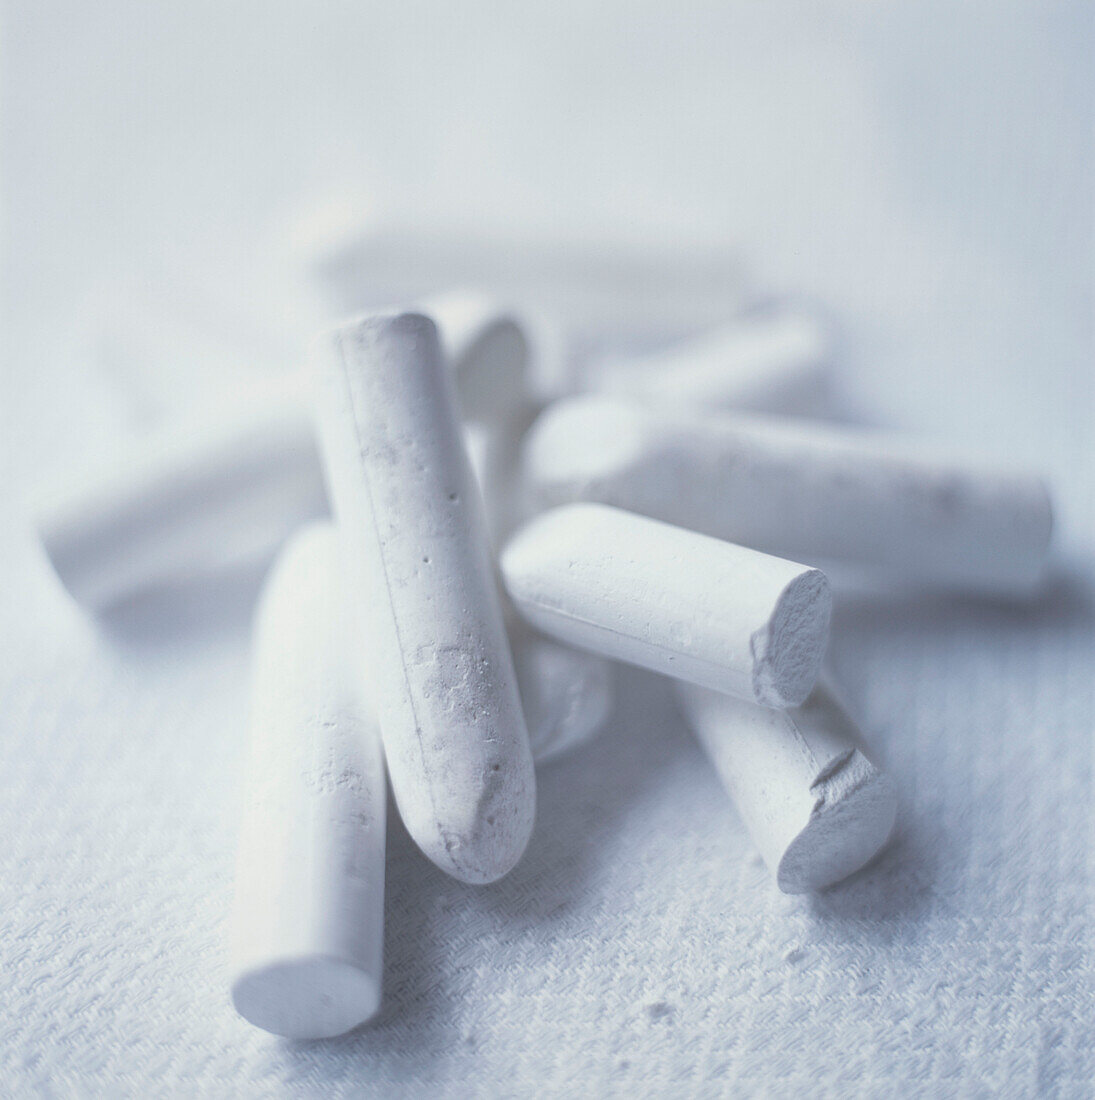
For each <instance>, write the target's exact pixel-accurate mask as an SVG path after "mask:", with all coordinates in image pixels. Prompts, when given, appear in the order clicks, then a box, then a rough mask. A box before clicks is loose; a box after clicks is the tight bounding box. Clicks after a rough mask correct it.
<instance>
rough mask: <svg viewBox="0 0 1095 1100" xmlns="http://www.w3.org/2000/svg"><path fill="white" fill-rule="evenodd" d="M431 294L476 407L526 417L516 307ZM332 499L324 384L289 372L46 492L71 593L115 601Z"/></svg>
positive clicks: (308, 514) (465, 401) (42, 518)
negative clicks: (318, 416) (317, 435)
mask: <svg viewBox="0 0 1095 1100" xmlns="http://www.w3.org/2000/svg"><path fill="white" fill-rule="evenodd" d="M431 308H433V309H434V310H435V312H436V315H437V317H438V318H439V320H440V324H441V328H442V332H443V334H444V344H445V348H446V351H447V355H448V357H449V362H450V365H451V369H452V371H453V375H454V378H455V380H456V384H457V387H458V390H459V392H460V397H461V404H462V406H463V407H464V409H465V413H466V415H467V416H468V418H469V420H471V421H473V422H480V421H482V422H485V421H488V420H493V419H496V418H499V417H505V418H510V419H512V417H513V416H514V415H516V414H517V410H518V409H519V408H523V407H524V406H523V402H524V400H525V396H524V393H525V390H524V386H525V378H524V375H525V371H526V369H527V363H528V354H529V349H528V343H527V339H526V338H525V336H524V333H523V330H522V327H521V323H520V321H519V320H518V318H517V317H516V315H514V314H511V313H505V312H503V311H500V310H498V309H497V308H494V309H492V308H491V307H490V306H489V304H488V303H487V302H486V301H485V300H483V299H482V298H481V297H480V296H477V295H466V294H460V295H447V296H445V297H444V298H443V299H438V300H437V301H436V302H435V303H433V305H432V307H431ZM492 379H497V382H498V384H497V385H496V386H494V387H493V388H492ZM525 415H527V413H526V414H525ZM327 510H328V509H327V497H326V492H325V489H324V485H323V477H322V473H321V470H320V465H319V456H318V453H317V450H316V444H315V442H314V427H313V424H312V416H311V388H310V385H308V383H307V380H306V379H303V378H302V379H300V380H299V382H298V381H297V380H296V379H281V380H280V381H277V382H275V381H271V382H270V384H269V385H268V386H255V385H252V386H251V387H249V388H248V390H247V391H246V394H245V395H243V394H236V395H234V396H233V397H232V399H231V400H230V401H229V402H228V404H227V405H226V407H225V408H224V409H222V410H219V411H214V412H213V413H212V414H211V415H210V416H209V417H208V419H202V420H198V421H193V420H192V421H191V422H189V423H188V424H186V425H183V426H180V427H177V428H175V429H171V430H166V431H162V432H160V433H157V434H156V435H154V436H153V437H152V438H150V439H143V440H139V441H137V442H136V443H135V444H134V445H133V446H132V447H131V448H130V453H128V454H127V455H125V456H124V457H123V458H122V459H120V460H117V461H115V462H112V463H111V464H109V465H108V466H107V467H106V468H99V469H96V468H92V469H90V470H88V471H83V470H77V471H74V477H73V479H72V481H71V482H70V483H69V484H67V485H65V486H63V487H61V488H60V490H59V491H56V492H54V493H53V494H52V495H51V498H50V499H49V500H48V501H45V502H43V504H42V506H41V508H40V509H39V515H38V529H39V534H40V536H41V539H42V543H43V546H44V548H45V550H46V553H47V554H48V556H49V558H50V561H51V563H52V565H53V567H54V569H55V570H56V572H57V574H58V576H59V577H60V579H61V581H62V583H63V584H64V585H65V587H66V588H67V589H68V591H69V592H70V593H71V595H72V596H73V597H74V598H75V599H76V600H77V602H79V603H80V604H81V605H82V606H84V607H86V608H88V609H89V610H92V611H105V610H109V608H110V607H112V606H113V605H115V604H118V603H120V602H122V601H124V600H126V599H129V598H131V597H133V596H136V595H139V594H141V593H143V592H146V591H149V590H152V589H156V588H159V587H162V586H164V585H168V584H173V583H176V582H178V581H183V580H187V579H189V578H193V577H199V576H205V575H209V574H213V573H216V572H218V571H220V570H223V569H225V568H228V567H231V566H234V565H237V564H241V563H245V562H248V561H263V560H266V559H268V558H269V557H270V556H271V555H273V553H274V552H275V551H276V550H277V548H278V547H279V546H280V545H281V544H282V542H283V541H284V540H285V539H286V538H287V537H288V536H289V534H290V533H291V532H292V531H293V530H295V528H296V527H298V526H299V525H300V524H302V523H306V522H307V521H308V520H311V519H315V518H318V517H320V516H323V515H325V514H326V513H327Z"/></svg>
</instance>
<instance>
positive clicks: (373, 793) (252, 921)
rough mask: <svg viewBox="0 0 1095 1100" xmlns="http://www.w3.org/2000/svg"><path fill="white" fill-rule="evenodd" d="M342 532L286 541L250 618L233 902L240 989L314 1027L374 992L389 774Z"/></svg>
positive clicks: (358, 1019)
mask: <svg viewBox="0 0 1095 1100" xmlns="http://www.w3.org/2000/svg"><path fill="white" fill-rule="evenodd" d="M345 610H346V608H345V599H344V596H343V586H342V583H341V579H340V576H339V562H338V556H337V539H336V537H335V532H334V530H333V529H332V528H331V527H330V526H329V525H327V524H322V525H318V524H317V525H315V526H313V527H309V528H307V529H306V530H304V531H303V532H301V533H300V534H299V535H297V536H296V537H295V538H294V539H293V540H292V541H291V542H290V543H289V544H288V545H287V547H286V548H285V550H284V551H283V553H282V555H281V557H280V558H279V560H278V562H277V564H276V565H275V566H274V569H273V571H272V573H271V575H270V578H269V580H268V581H267V583H266V588H265V590H264V592H263V596H262V601H261V604H260V607H259V611H258V615H257V616H256V620H255V652H254V670H253V683H252V691H251V751H250V761H249V765H248V769H249V770H248V785H247V798H246V808H245V812H244V820H243V828H242V830H241V833H240V841H239V851H238V858H237V871H236V899H235V906H234V909H233V913H232V925H231V949H232V964H231V967H232V978H231V986H232V1001H233V1003H234V1004H235V1006H236V1009H237V1010H238V1011H239V1013H240V1015H242V1016H243V1017H245V1018H246V1019H247V1020H250V1022H251V1023H253V1024H255V1025H256V1026H258V1027H261V1028H264V1029H265V1030H266V1031H272V1032H274V1033H275V1034H277V1035H285V1036H288V1037H290V1038H293V1039H320V1038H325V1037H327V1036H331V1035H340V1034H342V1032H344V1031H349V1030H350V1029H351V1028H353V1027H356V1026H357V1025H358V1024H360V1023H363V1022H364V1021H365V1020H367V1019H369V1017H370V1016H372V1015H373V1013H375V1012H376V1010H377V1007H378V1006H379V1004H380V986H381V955H382V949H383V925H384V835H385V803H386V794H385V780H384V761H383V757H382V755H381V749H380V734H379V731H378V730H377V728H376V722H375V719H374V718H373V716H372V713H371V711H370V704H369V701H368V699H367V698H366V693H367V686H366V685H367V683H368V677H367V676H365V675H362V667H361V661H360V659H356V660H355V655H356V653H357V650H358V649H359V648H360V647H359V645H358V644H357V642H356V640H355V637H354V634H353V633H352V632H351V630H350V629H349V625H348V621H347V619H346V616H345Z"/></svg>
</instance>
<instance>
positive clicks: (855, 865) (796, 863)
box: [776, 751, 897, 894]
mask: <svg viewBox="0 0 1095 1100" xmlns="http://www.w3.org/2000/svg"><path fill="white" fill-rule="evenodd" d="M813 790H814V792H815V794H816V795H817V802H816V803H815V805H814V809H813V812H812V813H811V814H810V818H809V821H808V822H807V823H806V825H805V827H804V828H803V829H802V830H801V831H800V832H799V833H798V835H797V836H796V837H795V838H794V839H793V840H792V841H791V843H790V844H788V846H787V848H786V850H785V851H784V853H783V858H782V859H781V860H780V861H779V866H778V867H777V868H776V883H777V885H778V886H779V888H780V890H782V891H783V892H784V893H785V894H805V893H809V892H810V891H813V890H823V889H824V888H825V887H827V886H832V885H834V884H835V883H837V882H840V881H841V880H842V879H845V878H847V877H848V876H849V875H851V874H853V873H854V872H856V871H858V870H859V869H860V868H861V867H864V866H866V864H868V863H869V862H870V861H871V860H872V859H873V858H874V857H875V856H876V855H877V854H878V853H879V852H881V851H882V849H883V848H884V847H885V846H886V844H887V842H888V841H889V839H890V837H891V835H892V834H893V829H894V823H895V821H896V819H897V791H896V788H895V787H894V784H893V781H892V780H891V779H890V778H889V777H888V776H887V775H885V774H883V773H882V772H881V771H879V769H878V768H876V767H875V765H874V764H872V763H871V762H870V761H869V760H868V759H867V758H866V757H865V756H864V755H863V754H862V753H860V752H858V751H856V752H854V753H852V754H851V756H850V757H849V758H848V760H847V761H846V762H845V763H844V764H843V765H841V767H840V768H838V769H837V770H836V771H835V772H833V773H832V774H831V775H829V776H827V777H826V778H825V779H823V780H822V781H821V782H819V783H818V784H817V785H816V786H815V787H814V788H813Z"/></svg>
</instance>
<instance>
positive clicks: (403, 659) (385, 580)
mask: <svg viewBox="0 0 1095 1100" xmlns="http://www.w3.org/2000/svg"><path fill="white" fill-rule="evenodd" d="M319 368H320V383H321V384H320V387H319V388H320V401H319V424H320V435H321V440H322V452H323V457H324V464H325V468H326V473H327V481H328V486H329V489H330V494H331V500H332V504H333V507H334V511H335V514H336V517H337V520H338V524H339V528H340V532H341V539H342V544H343V549H344V560H345V566H346V569H347V576H348V578H350V579H351V589H352V598H353V599H354V600H355V601H356V602H357V606H358V609H359V612H360V614H361V616H362V617H363V619H364V618H366V617H367V621H368V626H367V630H366V633H367V639H368V640H367V645H366V649H367V657H368V661H369V665H368V672H369V677H370V680H371V681H372V682H375V684H376V700H377V713H378V717H379V720H380V728H381V732H382V734H383V737H384V749H385V754H386V756H387V760H388V770H389V774H390V776H391V781H392V790H393V792H394V793H395V798H396V802H397V804H398V806H399V811H400V814H401V815H402V817H403V821H404V823H405V824H406V826H407V830H408V832H409V833H410V834H411V836H412V837H413V838H414V840H415V842H416V843H417V844H418V845H419V847H420V848H421V849H422V850H423V851H424V852H425V853H426V854H427V855H428V856H429V857H430V859H432V860H433V861H434V862H435V863H436V864H437V865H438V866H439V867H441V868H442V869H443V870H445V871H448V872H449V873H450V874H452V875H455V876H456V877H457V878H460V879H463V880H464V881H467V882H491V881H493V880H494V879H497V878H499V877H501V876H502V875H504V874H505V873H506V872H507V871H508V870H509V869H510V868H511V867H512V866H513V865H514V864H515V863H516V862H517V860H518V859H519V858H520V856H521V853H522V852H523V851H524V849H525V845H526V844H527V843H528V839H529V835H530V833H531V831H532V821H533V814H534V810H535V779H534V776H533V768H532V757H531V754H530V752H529V745H528V733H527V731H526V729H525V722H524V718H523V716H522V713H521V704H520V701H519V699H518V694H517V686H516V679H515V674H514V669H513V660H512V657H511V655H510V651H509V646H508V643H507V640H506V634H505V628H504V626H503V621H502V611H501V606H500V604H499V598H498V592H497V589H496V587H495V584H494V577H493V574H492V571H491V563H490V549H489V544H488V539H487V533H486V529H485V523H484V519H483V514H482V501H481V499H480V495H479V490H478V487H477V486H476V484H475V481H474V478H473V475H472V471H471V466H470V464H469V462H468V458H467V455H466V453H465V451H464V446H463V443H462V441H461V437H460V426H459V424H458V422H457V415H456V410H455V394H454V392H453V387H452V380H451V378H450V377H449V376H448V374H447V372H446V370H445V365H444V362H443V359H442V355H441V349H440V346H439V344H438V338H437V329H436V327H435V326H434V324H433V322H431V321H430V320H429V319H428V318H426V317H423V316H420V315H417V314H394V315H387V316H378V317H372V318H368V319H366V320H364V321H361V322H357V323H355V324H353V325H349V326H347V327H345V328H342V329H339V330H337V331H336V332H334V333H333V334H331V336H330V337H329V338H328V339H326V340H325V341H324V342H323V345H322V346H321V348H320V356H319ZM363 630H365V627H364V626H363Z"/></svg>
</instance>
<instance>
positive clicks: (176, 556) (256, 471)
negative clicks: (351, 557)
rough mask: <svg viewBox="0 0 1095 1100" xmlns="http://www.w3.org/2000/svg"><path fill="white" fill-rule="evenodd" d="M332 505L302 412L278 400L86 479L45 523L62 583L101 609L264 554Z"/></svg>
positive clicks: (50, 506)
mask: <svg viewBox="0 0 1095 1100" xmlns="http://www.w3.org/2000/svg"><path fill="white" fill-rule="evenodd" d="M326 507H327V502H326V495H325V492H324V488H323V479H322V476H321V474H320V469H319V460H318V456H317V454H316V449H315V443H314V441H313V432H312V426H311V423H310V421H309V418H308V416H307V413H306V410H301V409H300V408H299V406H297V407H294V406H292V405H289V404H286V403H283V402H281V401H276V402H273V403H271V405H270V406H268V407H265V408H261V409H256V410H254V411H253V412H246V413H241V414H239V415H233V416H231V417H229V418H227V420H223V419H222V420H221V421H219V422H218V421H214V422H212V423H210V424H207V425H202V426H200V427H199V428H197V429H194V430H192V431H183V430H180V431H175V432H172V433H165V434H164V435H162V436H160V437H159V438H158V439H157V441H156V442H155V443H154V444H152V445H150V446H148V447H145V448H142V449H141V450H140V451H138V452H137V453H135V454H133V455H132V456H131V457H130V458H129V459H128V460H127V461H126V462H124V463H122V464H119V465H118V466H117V467H116V468H114V469H111V470H109V471H105V472H100V473H92V474H91V475H82V476H78V477H77V478H76V479H75V480H74V482H73V484H72V485H71V486H70V487H68V488H66V489H65V491H64V492H63V493H61V494H60V495H59V496H57V497H56V498H55V499H53V500H51V501H49V502H48V503H47V504H46V505H45V506H44V507H43V509H42V511H41V515H40V518H39V524H38V527H39V534H40V536H41V539H42V543H43V545H44V547H45V550H46V553H47V554H48V555H49V558H50V561H51V562H52V563H53V566H54V568H55V569H56V571H57V574H58V576H59V577H60V578H61V580H62V582H63V583H64V585H65V587H66V588H67V589H68V590H69V592H70V593H71V594H72V595H73V596H74V597H75V599H76V600H77V601H78V602H79V603H80V604H82V605H83V606H85V607H88V608H90V609H92V610H95V611H100V610H105V609H107V608H109V607H110V606H112V605H114V604H116V603H119V602H120V601H122V600H124V599H126V598H127V597H130V596H133V595H135V594H137V593H139V592H142V591H146V590H148V589H151V588H155V587H156V586H158V585H160V584H162V583H163V582H165V581H178V580H185V579H187V578H189V577H193V576H198V575H202V574H205V573H211V572H215V571H217V570H219V569H224V568H226V567H229V566H232V565H235V564H238V563H241V562H244V561H248V560H251V559H253V558H255V557H257V556H260V555H263V554H268V553H269V552H270V551H272V550H273V548H275V547H276V546H278V545H279V544H280V543H281V542H282V541H283V540H284V539H285V538H286V537H287V536H288V535H289V533H290V532H291V531H293V530H294V528H296V527H297V526H299V525H300V524H301V523H303V522H306V521H307V520H309V519H313V518H315V517H318V516H320V515H322V514H323V513H324V512H325V511H326Z"/></svg>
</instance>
